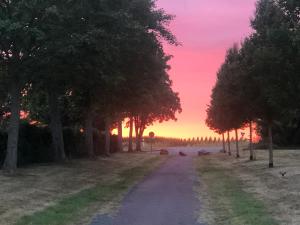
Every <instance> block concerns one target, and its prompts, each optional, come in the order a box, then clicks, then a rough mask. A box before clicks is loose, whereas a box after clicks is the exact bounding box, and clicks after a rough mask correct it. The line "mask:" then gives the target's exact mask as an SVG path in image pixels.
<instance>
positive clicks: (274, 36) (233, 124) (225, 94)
mask: <svg viewBox="0 0 300 225" xmlns="http://www.w3.org/2000/svg"><path fill="white" fill-rule="evenodd" d="M251 26H252V28H253V30H254V32H253V33H252V34H251V35H250V36H249V37H247V38H246V39H245V40H244V41H243V42H242V43H241V47H239V46H238V45H234V46H233V47H232V48H230V49H229V50H228V51H227V55H226V59H225V62H224V64H223V65H222V66H221V68H220V70H219V72H218V74H217V83H216V85H215V87H214V89H213V91H212V95H211V103H210V105H209V107H208V109H207V120H206V122H207V125H208V126H209V127H210V128H211V129H213V130H214V131H216V132H218V133H220V134H223V140H224V133H225V132H228V135H229V131H231V130H235V131H236V135H238V132H237V129H239V128H241V127H244V126H245V125H246V124H249V127H250V159H251V160H253V159H254V158H255V156H254V152H253V149H252V124H253V123H256V124H257V125H258V126H260V127H261V126H263V127H264V130H267V134H268V143H269V167H273V164H274V163H273V141H272V138H273V135H272V128H273V126H274V124H276V123H278V121H280V120H281V118H282V117H289V118H293V117H295V114H296V115H299V109H300V105H299V94H298V93H299V88H300V79H299V72H300V29H299V28H300V27H299V26H300V2H299V1H296V0H260V1H258V2H257V5H256V13H255V17H254V18H253V19H252V20H251ZM260 127H259V129H258V130H260Z"/></svg>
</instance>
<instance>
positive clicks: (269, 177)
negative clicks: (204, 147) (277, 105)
mask: <svg viewBox="0 0 300 225" xmlns="http://www.w3.org/2000/svg"><path fill="white" fill-rule="evenodd" d="M256 155H257V160H256V161H253V162H250V161H249V160H248V157H249V153H248V152H247V151H243V152H242V157H241V158H240V159H236V158H234V157H229V156H227V155H225V154H217V155H213V156H210V157H207V158H205V159H198V160H199V161H198V163H200V164H202V165H206V164H207V163H208V162H209V163H210V165H213V166H214V167H215V168H217V169H218V170H219V172H220V173H223V175H224V176H227V177H226V179H224V181H223V182H227V181H228V180H230V179H231V178H234V180H237V182H240V184H241V185H240V187H239V188H240V189H241V190H242V191H244V192H246V193H249V194H250V195H251V196H253V197H254V198H255V199H257V200H258V201H260V202H263V203H264V205H265V206H266V208H267V213H269V214H270V215H271V217H273V218H275V220H276V221H279V223H280V224H282V225H299V224H300V200H299V199H300V151H297V150H276V151H275V152H274V159H275V167H274V168H273V169H269V168H268V152H267V151H264V150H258V151H256ZM281 172H287V174H286V175H285V176H284V177H282V175H281ZM204 183H205V180H204ZM210 185H211V184H209V183H208V184H204V185H203V186H202V187H201V190H200V195H201V198H202V199H203V200H204V208H203V210H204V213H203V214H205V215H208V216H205V217H206V218H204V220H206V221H209V220H210V221H213V219H215V218H216V217H217V216H216V214H220V213H222V210H220V211H215V210H212V209H213V207H212V206H213V204H214V199H213V198H214V197H212V196H205V195H204V194H201V193H204V191H207V192H208V193H209V190H210ZM224 187H225V186H224ZM227 188H228V187H227ZM238 190H239V189H237V191H238ZM224 205H225V206H226V202H224ZM227 206H228V204H227ZM224 208H226V207H224ZM227 210H229V211H230V210H232V209H230V207H227ZM223 213H224V210H223ZM226 213H227V214H228V213H230V212H226ZM226 213H225V214H226ZM214 222H215V221H214ZM210 224H214V223H210ZM215 224H217V223H215ZM223 224H224V223H223ZM237 224H238V223H237Z"/></svg>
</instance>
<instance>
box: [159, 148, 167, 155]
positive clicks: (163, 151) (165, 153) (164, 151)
mask: <svg viewBox="0 0 300 225" xmlns="http://www.w3.org/2000/svg"><path fill="white" fill-rule="evenodd" d="M159 154H160V155H169V152H168V150H166V149H161V150H160V152H159Z"/></svg>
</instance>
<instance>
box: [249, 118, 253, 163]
mask: <svg viewBox="0 0 300 225" xmlns="http://www.w3.org/2000/svg"><path fill="white" fill-rule="evenodd" d="M249 132H250V139H249V150H250V160H251V161H252V160H254V151H253V140H252V133H253V131H252V121H250V122H249Z"/></svg>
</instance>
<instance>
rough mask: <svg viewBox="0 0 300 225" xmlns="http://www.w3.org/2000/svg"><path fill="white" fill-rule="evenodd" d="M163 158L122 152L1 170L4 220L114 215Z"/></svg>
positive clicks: (51, 224) (19, 223)
mask: <svg viewBox="0 0 300 225" xmlns="http://www.w3.org/2000/svg"><path fill="white" fill-rule="evenodd" d="M163 160H164V158H161V157H157V156H151V155H149V154H142V153H141V154H116V155H114V156H112V157H111V158H99V159H98V160H96V161H90V160H73V161H71V162H68V163H66V164H63V165H54V164H53V165H36V166H31V167H28V168H22V169H19V170H18V174H17V175H16V176H6V175H4V174H0V182H1V186H0V200H1V206H0V224H1V225H12V224H16V225H27V224H28V225H29V224H30V225H46V224H47V225H65V224H74V225H75V224H77V225H81V224H88V223H89V221H90V220H91V218H92V216H93V215H95V214H96V213H113V212H114V210H115V209H117V207H118V205H119V204H118V203H119V202H120V200H121V199H122V196H123V195H124V194H125V193H126V192H127V191H128V189H129V188H130V187H131V186H132V185H134V184H135V183H136V182H137V181H139V180H140V179H142V178H143V177H144V176H145V175H146V174H148V173H149V172H150V171H152V170H153V169H154V168H156V167H157V166H158V165H160V163H161V162H162V161H163Z"/></svg>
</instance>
